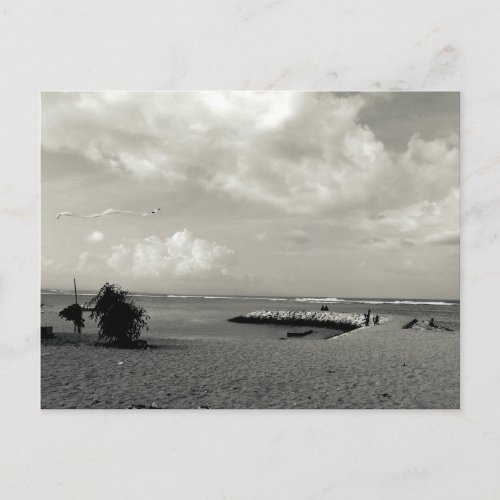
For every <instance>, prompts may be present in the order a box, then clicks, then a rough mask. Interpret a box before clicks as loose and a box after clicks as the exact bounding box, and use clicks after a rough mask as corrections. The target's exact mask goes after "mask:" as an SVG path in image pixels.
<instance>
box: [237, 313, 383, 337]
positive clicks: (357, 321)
mask: <svg viewBox="0 0 500 500" xmlns="http://www.w3.org/2000/svg"><path fill="white" fill-rule="evenodd" d="M389 319H390V317H389V316H383V315H379V323H385V322H386V321H388V320H389ZM229 321H233V322H235V323H279V324H283V325H290V326H319V327H323V328H333V329H335V330H341V331H343V332H349V331H351V330H355V329H357V328H360V327H361V326H364V325H365V316H364V314H361V313H336V312H326V311H272V310H271V311H268V310H265V311H254V312H250V313H248V314H244V315H242V316H236V317H235V318H231V319H230V320H229Z"/></svg>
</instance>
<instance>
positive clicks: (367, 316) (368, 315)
mask: <svg viewBox="0 0 500 500" xmlns="http://www.w3.org/2000/svg"><path fill="white" fill-rule="evenodd" d="M370 313H371V310H370V309H368V314H365V326H368V325H369V324H370Z"/></svg>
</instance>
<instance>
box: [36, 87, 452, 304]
mask: <svg viewBox="0 0 500 500" xmlns="http://www.w3.org/2000/svg"><path fill="white" fill-rule="evenodd" d="M41 123H42V130H41V174H42V176H41V179H42V236H41V241H42V288H49V289H69V288H71V287H72V284H73V278H76V280H77V283H78V287H79V289H82V290H83V289H87V290H97V289H99V288H100V287H101V286H102V285H103V284H104V283H105V282H110V283H117V284H120V285H121V286H122V287H124V288H126V289H128V290H131V291H135V292H150V293H172V294H193V295H197V294H201V295H207V294H210V295H212V294H213V295H233V294H237V295H260V296H309V297H318V296H319V297H396V298H429V299H430V298H441V299H457V298H459V94H458V93H453V92H425V93H424V92H422V93H420V92H394V93H386V92H381V93H331V92H330V93H328V92H246V91H245V92H146V93H125V92H100V93H64V92H55V93H54V92H50V93H43V94H42V117H41ZM109 208H114V209H122V210H132V211H138V212H145V211H148V210H152V209H154V208H161V210H160V212H159V213H156V214H154V215H151V216H147V217H140V216H134V215H109V216H106V217H100V218H95V219H82V218H74V217H64V216H63V217H61V218H59V219H56V215H57V214H58V213H59V212H64V211H69V212H76V213H79V214H85V215H86V214H93V213H99V212H102V211H103V210H106V209H109Z"/></svg>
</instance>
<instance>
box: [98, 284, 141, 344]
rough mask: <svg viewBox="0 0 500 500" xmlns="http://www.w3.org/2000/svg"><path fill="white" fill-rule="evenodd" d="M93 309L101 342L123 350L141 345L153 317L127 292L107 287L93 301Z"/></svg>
mask: <svg viewBox="0 0 500 500" xmlns="http://www.w3.org/2000/svg"><path fill="white" fill-rule="evenodd" d="M89 306H91V307H93V309H92V312H91V314H90V317H91V318H92V319H95V320H97V326H98V328H99V339H105V340H108V341H109V342H111V343H112V344H114V345H117V346H120V347H134V346H137V345H138V341H139V336H140V335H141V330H142V329H143V328H144V327H145V328H146V330H147V329H148V328H147V326H146V325H147V323H146V321H147V320H148V319H149V316H148V315H147V314H146V311H145V309H144V308H142V307H139V306H136V305H135V304H134V301H133V300H132V299H131V298H130V296H129V293H128V292H127V291H126V290H122V289H121V287H120V286H118V285H110V284H109V283H106V284H105V285H104V286H103V287H102V288H101V289H100V290H99V292H98V293H97V295H96V296H95V297H92V299H90V301H89Z"/></svg>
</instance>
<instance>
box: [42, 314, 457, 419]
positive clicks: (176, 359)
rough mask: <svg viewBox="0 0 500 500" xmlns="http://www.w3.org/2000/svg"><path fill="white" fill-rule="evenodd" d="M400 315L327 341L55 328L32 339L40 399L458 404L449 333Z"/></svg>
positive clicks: (224, 404) (114, 403)
mask: <svg viewBox="0 0 500 500" xmlns="http://www.w3.org/2000/svg"><path fill="white" fill-rule="evenodd" d="M407 320H408V318H404V317H399V318H394V319H393V320H392V321H390V322H389V323H388V324H385V325H378V326H372V327H369V328H362V329H359V330H355V331H353V332H349V333H345V334H343V335H340V336H339V337H336V338H333V339H330V340H318V339H314V338H310V339H307V338H305V339H288V340H274V339H272V340H271V339H248V340H245V339H163V340H159V339H154V342H152V341H150V343H151V344H154V347H152V348H151V349H147V350H126V349H117V348H110V347H102V346H95V345H94V342H95V339H94V338H93V337H91V336H85V335H84V336H82V338H81V339H80V340H78V337H77V336H73V335H70V334H64V335H62V334H61V335H57V334H56V336H57V338H56V339H51V340H43V341H42V347H41V355H42V361H41V382H42V385H41V406H42V408H128V407H130V406H134V405H135V406H139V405H144V406H146V407H151V406H152V407H158V408H210V409H222V408H241V409H244V408H459V406H460V390H459V379H460V376H459V373H460V370H459V351H460V349H459V345H460V344H459V332H457V331H454V332H443V331H439V332H438V331H425V330H424V331H422V330H411V329H410V330H402V329H401V326H402V325H403V324H404V323H405V322H406V321H407ZM144 338H145V339H146V340H148V338H147V336H146V337H144Z"/></svg>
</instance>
